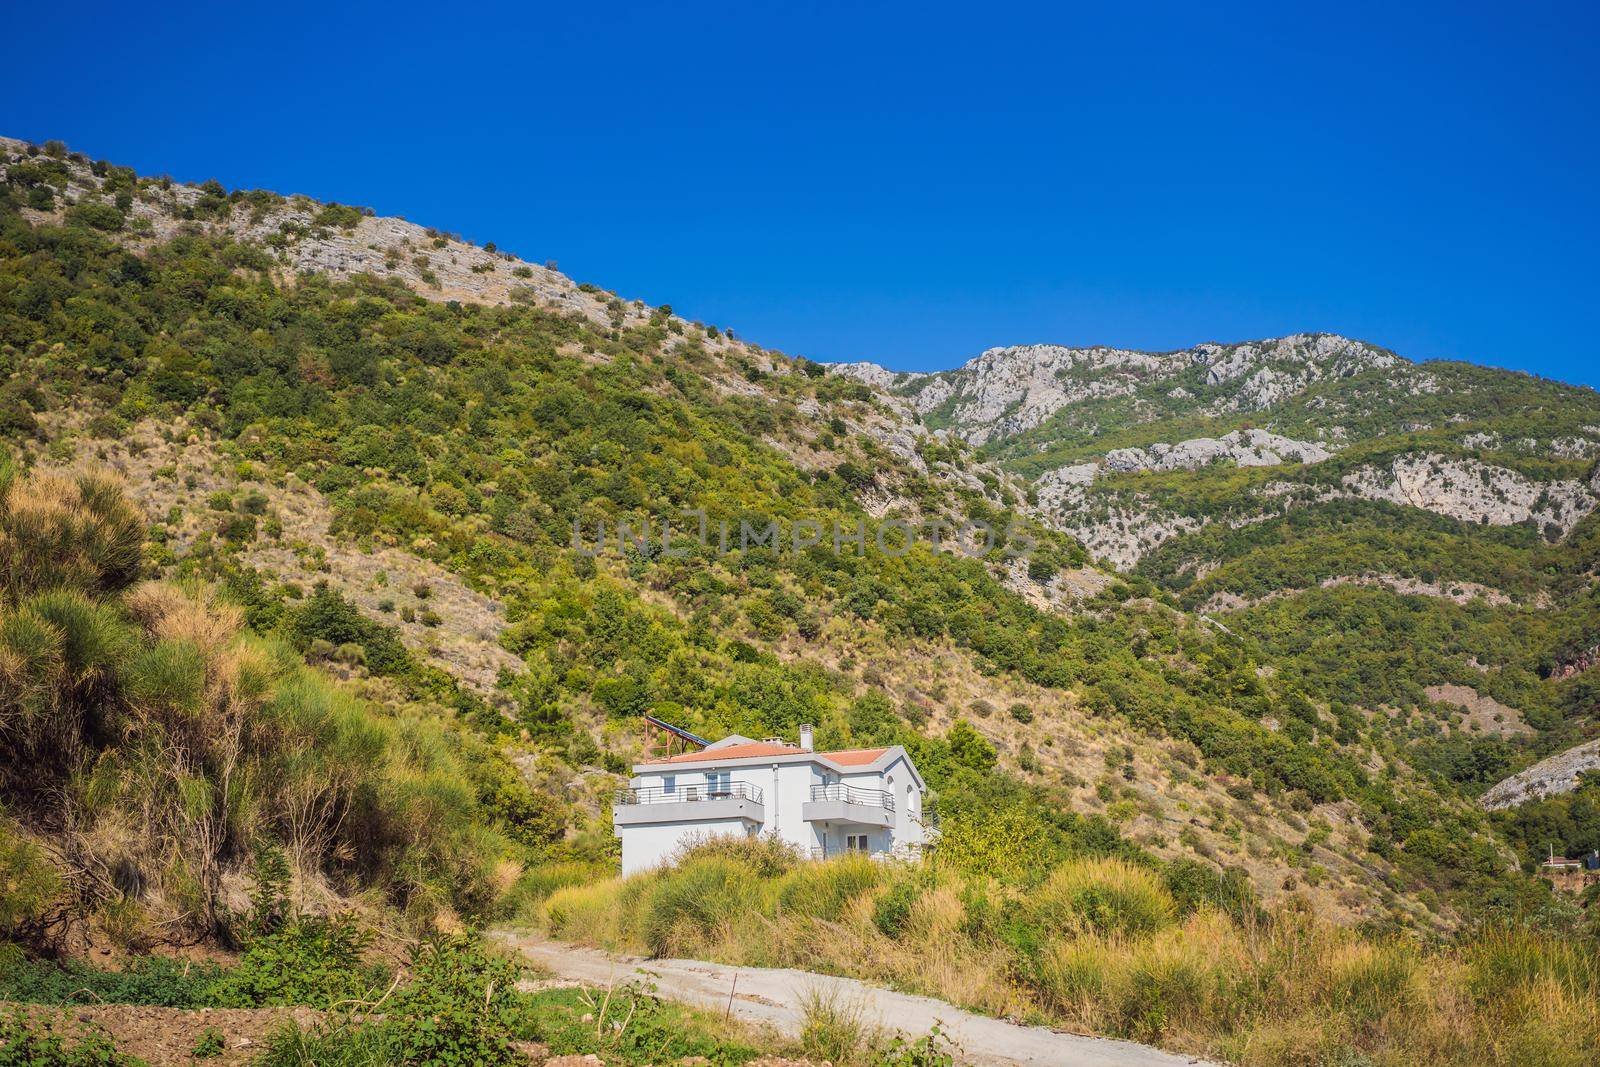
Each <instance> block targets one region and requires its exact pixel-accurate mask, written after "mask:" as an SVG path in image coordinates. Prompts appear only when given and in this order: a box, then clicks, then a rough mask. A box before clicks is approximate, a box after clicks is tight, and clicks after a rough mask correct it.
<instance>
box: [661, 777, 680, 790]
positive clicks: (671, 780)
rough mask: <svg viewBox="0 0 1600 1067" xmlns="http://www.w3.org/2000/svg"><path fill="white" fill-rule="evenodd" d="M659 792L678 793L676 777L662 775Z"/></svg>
mask: <svg viewBox="0 0 1600 1067" xmlns="http://www.w3.org/2000/svg"><path fill="white" fill-rule="evenodd" d="M661 791H662V792H663V793H676V792H677V791H678V776H677V775H675V774H667V775H663V776H662V778H661Z"/></svg>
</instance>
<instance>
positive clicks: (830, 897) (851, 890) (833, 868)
mask: <svg viewBox="0 0 1600 1067" xmlns="http://www.w3.org/2000/svg"><path fill="white" fill-rule="evenodd" d="M883 879H884V867H883V864H881V863H878V862H877V861H876V860H872V859H869V858H867V857H866V856H842V857H840V858H839V859H833V860H828V861H827V862H825V863H806V864H802V865H800V866H799V867H796V868H795V869H794V870H792V871H790V872H789V873H788V874H787V875H785V876H784V878H783V880H782V881H781V882H780V883H779V885H778V909H779V912H780V914H781V913H783V912H791V913H793V914H795V915H803V916H806V917H807V918H812V919H822V920H825V921H827V922H837V921H838V920H839V919H840V918H842V917H843V915H844V911H845V908H846V906H848V905H849V903H850V902H851V901H852V900H854V899H856V898H857V897H859V896H861V895H862V894H864V893H868V892H870V891H871V890H873V889H876V888H877V887H878V886H879V885H880V884H882V882H883Z"/></svg>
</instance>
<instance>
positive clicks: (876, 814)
mask: <svg viewBox="0 0 1600 1067" xmlns="http://www.w3.org/2000/svg"><path fill="white" fill-rule="evenodd" d="M800 817H801V818H802V819H804V820H805V821H806V822H819V823H848V824H850V825H853V826H877V827H886V826H893V825H894V796H893V795H892V794H890V793H888V792H887V791H885V790H882V789H862V788H860V787H859V786H853V785H814V786H812V787H811V799H810V800H808V801H807V802H806V803H805V805H804V806H803V807H802V808H801V809H800Z"/></svg>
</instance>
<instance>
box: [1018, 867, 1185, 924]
mask: <svg viewBox="0 0 1600 1067" xmlns="http://www.w3.org/2000/svg"><path fill="white" fill-rule="evenodd" d="M1033 910H1034V914H1035V916H1036V917H1037V919H1038V920H1039V922H1040V923H1041V924H1042V925H1044V926H1045V927H1046V928H1053V929H1065V930H1088V931H1093V932H1095V933H1112V932H1116V933H1125V934H1144V933H1150V932H1152V931H1154V930H1158V929H1160V928H1161V927H1163V926H1166V925H1168V924H1169V923H1171V922H1172V919H1173V915H1174V914H1175V911H1176V909H1175V907H1174V905H1173V901H1172V896H1171V895H1170V894H1169V893H1168V892H1167V889H1166V887H1165V886H1164V885H1163V884H1162V882H1161V878H1160V876H1159V875H1157V874H1156V873H1155V872H1154V871H1152V870H1150V869H1148V868H1146V867H1139V866H1136V865H1134V864H1132V863H1130V862H1128V861H1127V860H1122V859H1114V858H1109V859H1080V860H1069V861H1068V862H1066V863H1064V864H1062V865H1061V866H1060V867H1058V868H1056V871H1055V873H1054V874H1052V875H1051V876H1050V877H1049V878H1048V879H1047V880H1046V881H1045V883H1044V885H1042V886H1041V887H1040V888H1039V890H1038V893H1037V895H1036V897H1035V899H1034V901H1033Z"/></svg>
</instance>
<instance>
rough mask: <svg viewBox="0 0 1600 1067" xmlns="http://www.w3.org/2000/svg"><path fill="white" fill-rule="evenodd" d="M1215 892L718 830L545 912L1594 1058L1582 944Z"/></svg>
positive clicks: (1244, 1046) (1144, 1033)
mask: <svg viewBox="0 0 1600 1067" xmlns="http://www.w3.org/2000/svg"><path fill="white" fill-rule="evenodd" d="M1216 888H1217V887H1216V886H1214V885H1213V886H1205V885H1199V886H1196V885H1195V884H1194V883H1193V882H1192V881H1191V880H1189V879H1188V878H1187V877H1185V876H1184V875H1183V874H1182V873H1181V872H1176V871H1173V870H1170V869H1169V870H1166V871H1157V870H1155V869H1152V868H1148V867H1143V866H1138V865H1136V864H1133V863H1130V862H1128V861H1125V860H1121V859H1094V858H1090V859H1078V860H1073V861H1069V862H1067V863H1065V864H1062V865H1061V866H1059V867H1057V868H1056V869H1055V870H1054V871H1053V872H1052V873H1050V875H1049V876H1048V877H1046V878H1045V879H1044V880H1043V881H1042V882H1039V883H1037V884H1033V885H1029V886H1027V887H1021V886H1016V885H1004V884H1001V883H999V882H996V881H994V880H990V879H984V878H980V877H975V876H972V875H967V874H962V873H959V872H955V871H952V870H948V869H942V868H940V867H938V866H934V865H931V864H924V865H891V864H880V863H876V862H872V861H869V860H864V859H851V858H845V859H840V860H834V861H829V862H826V863H799V862H796V861H795V860H794V859H792V858H791V857H790V856H788V855H787V854H786V853H785V852H784V851H782V850H781V849H779V848H776V847H773V846H768V845H764V844H756V845H747V844H744V843H716V844H713V845H709V846H704V847H702V848H699V849H696V850H693V851H690V852H688V853H687V854H685V856H684V857H683V858H682V859H681V860H680V862H679V863H678V864H677V865H676V866H674V867H671V868H667V869H665V870H661V871H655V872H650V873H647V874H643V875H638V876H635V877H633V878H629V879H626V880H615V879H614V880H611V881H606V882H601V883H595V884H589V885H581V886H569V887H566V888H563V889H560V890H558V891H556V892H555V893H553V894H552V895H551V896H550V898H549V899H548V900H547V901H546V903H545V905H544V907H543V911H542V916H543V919H544V921H545V923H546V924H547V926H548V928H549V930H550V932H551V933H552V934H553V935H555V936H557V937H561V938H566V939H571V940H581V941H586V942H592V943H596V944H601V945H605V946H608V947H611V948H616V949H623V950H628V951H635V952H644V953H648V954H652V955H686V956H695V957H704V958H710V959H715V960H719V961H724V962H728V963H734V964H740V965H747V966H781V967H800V968H806V969H811V970H817V971H825V972H833V973H841V974H851V975H855V976H857V977H861V978H865V979H869V980H874V981H879V982H883V983H886V984H890V985H893V986H896V987H899V988H903V989H907V990H911V991H914V992H918V993H924V994H929V995H933V996H938V997H941V998H944V999H947V1000H950V1001H952V1002H954V1003H956V1004H959V1005H961V1006H963V1007H967V1008H970V1009H974V1010H979V1011H985V1012H990V1013H994V1014H1004V1015H1010V1016H1014V1017H1019V1018H1024V1019H1028V1020H1030V1021H1040V1022H1046V1021H1047V1022H1050V1023H1053V1024H1057V1025H1062V1026H1066V1027H1069V1028H1072V1029H1077V1030H1083V1031H1089V1032H1093V1033H1098V1034H1105V1035H1108V1036H1116V1037H1125V1038H1131V1039H1135V1040H1140V1041H1145V1042H1150V1043H1153V1044H1158V1045H1162V1046H1165V1047H1168V1048H1173V1049H1178V1050H1183V1051H1188V1052H1194V1053H1202V1054H1207V1055H1211V1056H1217V1057H1221V1058H1224V1059H1229V1060H1233V1061H1236V1062H1239V1063H1242V1064H1251V1065H1253V1064H1261V1065H1274V1067H1277V1065H1283V1064H1305V1065H1333V1064H1339V1065H1356V1064H1372V1065H1388V1064H1394V1065H1401V1064H1405V1065H1410V1064H1417V1063H1434V1064H1462V1065H1466V1064H1519V1065H1521V1064H1535V1065H1549V1067H1558V1065H1567V1064H1571V1065H1578V1064H1587V1063H1590V1062H1592V1061H1591V1057H1592V1054H1593V1053H1592V1050H1593V1048H1594V1047H1595V1046H1596V1043H1597V1042H1600V953H1597V952H1596V946H1595V944H1594V943H1593V942H1592V941H1563V940H1559V939H1556V938H1554V937H1551V936H1548V935H1545V934H1541V933H1539V932H1537V931H1535V930H1532V929H1528V928H1525V927H1512V926H1503V927H1493V928H1486V929H1483V930H1480V931H1478V932H1476V933H1475V934H1473V935H1471V936H1468V937H1464V938H1463V939H1461V940H1460V941H1459V942H1457V943H1456V944H1454V945H1452V946H1449V947H1437V948H1431V949H1425V948H1422V947H1420V946H1418V945H1416V944H1414V943H1411V942H1408V941H1404V940H1372V939H1366V938H1364V937H1362V936H1361V935H1359V934H1357V933H1355V932H1354V931H1350V930H1346V929H1342V928H1339V927H1335V926H1333V925H1331V924H1328V923H1325V922H1322V921H1319V920H1318V919H1317V918H1316V917H1315V916H1311V915H1306V914H1301V913H1294V912H1287V911H1285V912H1275V913H1264V912H1262V911H1261V910H1260V909H1258V908H1256V907H1255V906H1254V905H1253V904H1251V903H1249V902H1248V901H1246V900H1242V899H1237V898H1234V899H1229V898H1228V897H1227V896H1226V895H1223V894H1219V893H1217V892H1216Z"/></svg>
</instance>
